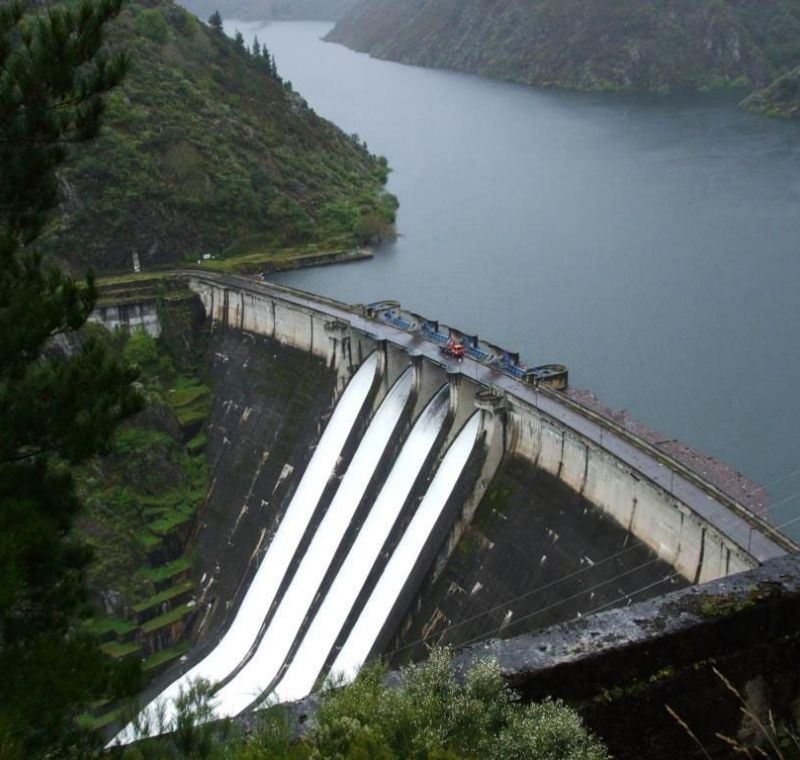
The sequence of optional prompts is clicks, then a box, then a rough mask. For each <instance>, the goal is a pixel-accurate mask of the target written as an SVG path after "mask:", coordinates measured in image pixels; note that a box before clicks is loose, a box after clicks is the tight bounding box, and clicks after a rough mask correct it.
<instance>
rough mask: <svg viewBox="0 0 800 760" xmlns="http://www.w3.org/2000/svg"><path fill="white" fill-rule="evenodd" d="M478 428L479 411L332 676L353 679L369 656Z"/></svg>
mask: <svg viewBox="0 0 800 760" xmlns="http://www.w3.org/2000/svg"><path fill="white" fill-rule="evenodd" d="M479 428H480V413H475V414H473V415H472V417H471V418H470V419H469V421H468V422H467V423H466V425H464V427H463V428H462V430H461V432H460V433H459V434H458V437H457V438H456V439H455V441H454V442H453V444H452V445H451V446H450V448H449V449H448V451H447V454H445V457H444V459H443V460H442V463H441V464H440V465H439V469H438V470H437V472H436V475H435V476H434V478H433V482H432V483H431V484H430V486H429V488H428V491H427V492H426V494H425V497H424V498H423V500H422V503H421V504H420V505H419V507H418V508H417V511H416V513H415V514H414V517H413V519H412V520H411V523H410V524H409V526H408V528H406V531H405V533H404V534H403V538H402V539H401V540H400V543H399V544H398V545H397V548H396V549H395V550H394V553H393V554H392V557H391V559H390V560H389V562H388V563H387V565H386V568H385V569H384V571H383V573H382V574H381V577H380V579H379V580H378V582H377V583H376V584H375V588H374V589H373V590H372V593H371V594H370V597H369V600H368V601H367V603H366V604H365V605H364V609H363V610H362V611H361V614H360V615H359V617H358V620H357V621H356V624H355V625H354V626H353V630H352V631H350V635H349V636H348V637H347V641H346V642H345V644H344V646H343V647H342V649H341V651H340V652H339V654H338V656H337V657H336V660H335V662H334V663H333V667H332V668H331V674H332V675H334V676H338V675H342V676H344V678H345V679H346V680H348V681H349V680H352V679H353V678H355V676H356V674H357V673H358V670H359V668H360V667H361V665H362V664H363V663H364V661H365V660H366V659H367V657H368V656H369V654H370V651H371V650H372V647H373V646H374V645H375V641H376V639H377V638H378V636H379V634H380V632H381V629H382V628H383V626H384V624H385V623H386V620H387V618H388V617H389V613H390V612H391V611H392V607H393V606H394V603H395V601H396V600H397V597H398V596H399V595H400V592H401V591H402V590H403V586H404V585H405V583H406V580H407V579H408V576H409V575H410V574H411V571H412V570H413V569H414V565H415V564H416V563H417V560H418V559H419V555H420V553H421V552H422V549H423V548H424V546H425V542H426V541H427V540H428V536H430V532H431V530H433V527H434V525H436V521H437V520H438V519H439V516H440V515H441V513H442V510H443V509H444V507H445V504H446V503H447V499H448V498H449V496H450V494H451V493H452V491H453V487H454V486H455V484H456V482H457V481H458V478H459V476H460V475H461V472H462V470H463V469H464V465H465V464H466V463H467V459H469V455H470V454H471V453H472V449H473V447H474V445H475V439H476V437H477V435H478V430H479Z"/></svg>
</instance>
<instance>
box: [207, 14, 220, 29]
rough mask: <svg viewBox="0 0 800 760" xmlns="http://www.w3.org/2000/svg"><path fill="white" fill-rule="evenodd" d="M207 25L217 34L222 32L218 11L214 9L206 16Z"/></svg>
mask: <svg viewBox="0 0 800 760" xmlns="http://www.w3.org/2000/svg"><path fill="white" fill-rule="evenodd" d="M208 25H209V26H210V27H211V28H212V29H213V30H214V31H215V32H217V33H218V34H222V16H220V15H219V11H214V12H213V13H212V14H211V15H210V16H209V17H208Z"/></svg>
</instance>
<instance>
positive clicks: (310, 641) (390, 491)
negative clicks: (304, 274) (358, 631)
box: [269, 386, 448, 702]
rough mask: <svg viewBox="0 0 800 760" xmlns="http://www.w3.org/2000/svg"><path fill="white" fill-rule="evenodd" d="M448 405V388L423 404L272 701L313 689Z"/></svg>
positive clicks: (271, 698) (406, 495)
mask: <svg viewBox="0 0 800 760" xmlns="http://www.w3.org/2000/svg"><path fill="white" fill-rule="evenodd" d="M447 407H448V390H447V387H446V386H445V387H444V388H442V389H441V390H440V391H439V392H438V393H437V394H436V395H435V396H434V398H433V400H432V401H430V403H429V404H428V405H427V406H426V407H425V409H424V411H423V412H422V414H421V415H420V417H419V419H418V420H417V422H416V423H415V425H414V427H413V429H412V430H411V433H410V434H409V436H408V438H407V439H406V442H405V443H404V444H403V448H402V450H401V452H400V455H399V456H398V458H397V461H396V462H395V464H394V467H393V468H392V471H391V473H390V474H389V477H388V478H387V479H386V482H385V483H384V485H383V488H382V489H381V492H380V493H379V494H378V497H377V498H376V500H375V503H374V504H373V506H372V508H371V510H370V513H369V515H368V516H367V519H366V520H365V521H364V524H363V525H362V527H361V530H360V531H359V534H358V538H356V540H355V542H354V543H353V546H352V548H351V549H350V552H349V553H348V555H347V558H346V559H345V561H344V562H343V563H342V566H341V567H340V569H339V572H338V573H337V575H336V578H335V580H334V581H333V583H332V584H331V587H330V589H329V590H328V593H327V595H326V596H325V601H324V602H323V603H322V605H321V606H320V608H319V611H318V612H317V614H316V616H315V617H314V620H313V622H312V623H311V625H310V626H309V628H308V631H307V632H306V634H305V636H304V637H303V640H302V643H301V644H300V646H299V648H298V649H297V651H296V652H295V654H294V657H293V658H292V661H291V664H290V665H289V667H288V669H287V671H286V673H285V674H284V676H283V678H282V679H281V680H280V682H279V683H278V685H277V686H276V688H275V690H274V691H273V692H272V694H271V695H270V697H269V700H270V702H289V701H292V700H296V699H300V698H302V697H304V696H305V695H306V694H308V693H309V692H310V691H311V690H312V688H313V687H314V683H315V681H316V680H317V677H318V676H319V674H320V672H321V671H322V668H323V667H324V665H325V660H326V659H327V657H328V654H329V653H330V651H331V649H332V648H333V646H334V644H335V643H336V639H337V638H338V636H339V633H340V631H341V630H342V626H343V625H344V623H345V621H346V620H347V616H348V615H349V614H350V611H351V610H352V608H353V605H354V604H355V603H356V599H357V598H358V595H359V594H360V593H361V590H362V588H363V587H364V584H365V583H366V581H367V577H368V576H369V573H370V571H371V569H372V566H373V564H374V562H375V560H376V559H377V558H378V554H379V552H380V550H381V548H382V547H383V544H384V542H385V541H386V539H387V538H388V537H389V533H390V531H391V529H392V526H393V525H394V523H395V521H396V520H397V518H398V516H399V514H400V511H401V510H402V508H403V505H404V504H405V503H406V499H407V498H408V494H409V493H410V491H411V487H412V486H413V485H414V482H415V481H416V479H417V476H418V475H419V473H420V470H421V469H422V466H423V464H424V463H425V460H426V459H427V457H428V455H429V454H430V451H431V449H432V448H433V444H434V443H435V441H436V438H437V436H438V435H439V431H440V430H441V429H442V424H443V423H444V420H445V417H446V416H447Z"/></svg>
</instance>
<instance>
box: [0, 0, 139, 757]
mask: <svg viewBox="0 0 800 760" xmlns="http://www.w3.org/2000/svg"><path fill="white" fill-rule="evenodd" d="M119 9H120V0H97V2H92V1H91V0H82V2H80V3H78V4H72V5H67V6H58V7H55V8H51V9H50V10H48V11H47V13H43V14H38V15H35V14H30V13H27V12H26V9H25V8H24V7H23V6H22V4H21V3H19V2H13V3H10V4H7V5H4V6H3V7H2V8H0V672H2V673H3V678H2V679H0V748H1V749H2V753H3V756H4V757H14V756H20V757H23V756H25V757H31V756H36V755H38V754H41V753H44V752H45V751H46V750H48V749H49V750H50V751H52V750H53V749H54V748H55V747H58V746H60V745H62V744H64V743H65V742H66V743H70V742H74V741H75V738H74V734H75V733H76V731H77V727H76V726H75V725H74V724H73V723H72V718H73V717H74V715H75V711H76V709H77V707H78V706H79V704H80V703H81V702H83V701H86V700H88V699H90V698H97V697H98V696H102V695H103V694H108V693H112V692H113V691H115V690H116V689H117V688H118V687H119V685H120V683H119V681H118V678H119V674H118V673H115V671H114V670H113V669H112V668H111V667H110V666H109V664H108V663H107V662H105V661H104V660H103V659H102V658H101V655H100V653H99V651H98V650H97V647H96V643H95V642H94V641H93V640H92V639H91V638H89V637H87V636H85V635H83V634H81V633H79V632H78V630H77V626H76V614H77V613H78V612H79V611H80V607H81V605H82V603H83V601H84V598H85V586H84V577H83V570H84V568H85V566H86V563H87V560H88V558H89V552H88V551H87V550H86V548H85V547H84V546H82V545H81V544H80V543H79V542H78V541H76V540H75V539H74V537H73V536H72V535H71V533H70V526H71V524H72V521H73V518H74V516H75V514H76V513H77V511H78V509H79V507H80V503H79V500H78V499H77V497H76V495H75V490H74V483H73V479H72V474H71V468H72V466H73V465H75V464H76V463H78V462H80V461H82V460H84V459H86V458H87V457H88V456H90V455H91V454H93V453H94V452H96V451H98V450H100V449H102V448H103V447H104V446H105V445H106V444H107V442H108V440H109V437H110V435H111V433H112V432H113V430H114V428H115V426H116V424H117V423H118V422H119V421H120V420H121V419H123V418H125V417H126V416H128V415H129V414H131V413H132V412H133V411H135V410H136V409H138V408H139V406H140V399H139V396H138V393H137V392H136V391H135V389H134V387H133V385H132V381H133V380H134V378H135V373H134V372H133V371H132V370H130V369H128V368H127V366H126V365H125V364H124V363H122V362H119V361H117V360H115V359H113V358H111V357H109V356H108V355H107V354H106V352H105V351H104V350H103V347H102V346H101V345H100V344H98V343H97V342H95V341H92V340H85V341H81V340H75V335H76V332H77V330H79V328H80V327H81V326H82V325H83V324H84V322H85V321H86V319H87V317H88V315H89V313H90V312H91V310H92V308H93V305H94V302H95V297H96V294H95V288H94V281H93V278H92V276H91V275H89V276H88V277H87V280H86V282H85V284H83V285H82V286H81V285H80V284H79V283H77V282H76V281H74V280H73V279H71V278H70V277H68V276H66V275H64V274H63V273H62V272H60V271H59V270H58V269H57V268H56V267H54V266H53V265H52V264H51V263H49V262H47V261H46V260H44V259H43V258H42V256H41V254H40V253H39V252H38V251H37V248H36V241H37V238H38V236H39V234H40V232H41V230H42V226H43V224H44V221H45V218H46V214H47V212H48V211H49V210H50V209H51V208H52V207H53V206H54V205H55V202H56V189H57V186H56V178H55V170H56V168H57V166H58V165H59V164H60V163H61V162H62V161H63V160H64V158H65V156H66V153H67V148H68V146H69V144H70V143H76V142H83V141H86V140H89V139H91V138H93V137H94V136H95V135H96V134H97V131H98V128H99V125H100V117H101V115H102V113H103V104H104V100H103V97H104V95H106V93H107V92H108V91H109V90H110V89H111V88H112V87H114V86H115V85H117V83H118V82H119V81H120V79H121V78H122V76H123V75H124V73H125V69H126V59H125V58H124V57H123V56H119V55H118V56H115V57H112V58H108V57H105V56H103V55H102V53H101V49H102V44H103V29H104V26H105V24H106V23H107V22H108V21H109V20H110V19H111V18H113V17H114V16H115V15H116V14H117V13H118V12H119ZM71 338H72V340H71Z"/></svg>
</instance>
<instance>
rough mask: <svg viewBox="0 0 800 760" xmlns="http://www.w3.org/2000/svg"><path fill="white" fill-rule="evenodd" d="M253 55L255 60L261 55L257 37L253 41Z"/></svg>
mask: <svg viewBox="0 0 800 760" xmlns="http://www.w3.org/2000/svg"><path fill="white" fill-rule="evenodd" d="M253 55H254V56H255V57H256V58H258V57H259V56H260V55H261V45H260V44H259V43H258V36H256V37H255V38H254V39H253Z"/></svg>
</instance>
